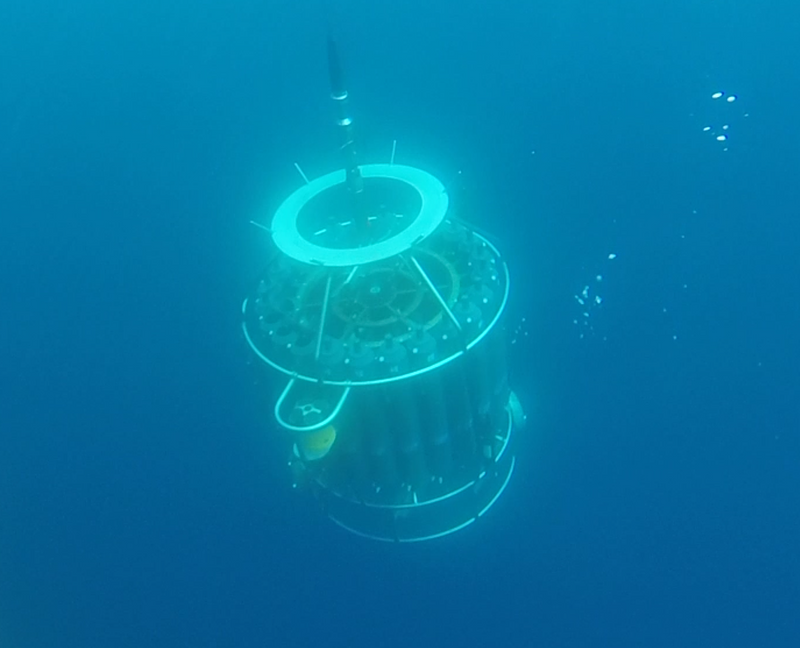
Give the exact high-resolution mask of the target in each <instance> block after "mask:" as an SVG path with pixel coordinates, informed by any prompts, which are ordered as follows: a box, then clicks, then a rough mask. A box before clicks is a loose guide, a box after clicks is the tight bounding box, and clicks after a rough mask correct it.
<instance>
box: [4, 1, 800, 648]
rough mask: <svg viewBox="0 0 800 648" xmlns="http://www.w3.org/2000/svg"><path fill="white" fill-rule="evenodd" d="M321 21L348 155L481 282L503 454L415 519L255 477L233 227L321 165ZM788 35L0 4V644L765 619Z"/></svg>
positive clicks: (783, 341)
mask: <svg viewBox="0 0 800 648" xmlns="http://www.w3.org/2000/svg"><path fill="white" fill-rule="evenodd" d="M328 25H331V28H332V29H333V31H334V32H335V34H336V37H337V40H338V43H339V45H340V48H341V52H342V56H343V59H344V64H345V70H346V73H347V78H348V81H349V85H350V92H351V99H352V105H353V110H354V113H355V117H356V120H357V126H358V129H359V130H358V134H359V138H360V142H361V149H362V153H363V155H364V158H365V159H366V160H367V161H386V160H388V157H389V155H390V152H391V147H392V141H393V140H395V139H396V140H397V160H398V161H399V162H402V163H404V164H414V165H420V166H423V167H424V168H426V169H428V170H429V171H431V172H432V173H434V174H436V175H437V176H439V177H441V178H443V179H448V178H454V177H457V179H458V181H457V183H456V184H457V189H455V190H454V194H455V192H456V191H457V192H458V194H457V195H458V196H459V200H460V204H461V206H462V209H464V211H465V212H467V217H468V220H470V221H471V222H473V223H474V224H475V225H477V226H479V227H480V228H482V229H483V230H486V231H488V232H491V233H492V234H493V235H494V236H495V237H496V239H497V244H498V246H499V247H500V249H501V251H502V252H503V253H504V255H505V256H506V259H507V261H508V263H509V266H510V269H511V274H512V281H513V286H512V296H511V304H510V307H509V315H508V318H507V321H506V325H507V327H508V328H509V335H511V336H512V337H513V338H514V339H515V340H516V343H515V345H514V346H513V349H514V355H513V361H512V367H511V377H512V381H513V383H514V387H515V389H516V391H517V393H518V394H519V396H520V398H521V400H522V401H523V404H524V405H525V406H526V408H527V411H528V427H527V429H526V431H525V434H524V436H523V437H522V438H520V440H519V445H518V449H517V469H516V472H515V474H514V477H513V479H512V481H511V483H510V485H509V488H508V490H507V491H506V493H505V494H504V495H503V497H502V498H501V499H500V500H499V501H498V503H497V505H496V506H495V507H494V508H493V509H492V511H491V512H490V514H489V515H488V516H486V517H485V518H484V519H482V520H481V521H480V524H477V525H473V526H472V527H471V528H469V529H467V530H465V531H463V532H462V533H459V534H456V535H453V536H450V537H447V538H445V539H442V540H439V541H436V542H431V543H427V544H420V545H404V546H396V545H389V544H386V545H385V544H380V543H377V544H376V543H371V542H369V541H367V540H363V539H361V538H358V537H355V536H351V535H349V534H346V533H345V532H344V531H342V530H340V529H338V528H337V527H335V526H334V525H332V524H330V523H329V522H328V521H326V520H325V519H324V516H322V515H321V514H320V513H319V512H318V511H317V510H316V509H315V507H314V506H312V505H311V503H310V502H308V501H307V500H306V499H305V498H304V497H302V495H299V494H298V493H296V492H294V491H292V489H291V486H290V478H289V475H288V473H287V469H286V466H285V455H284V448H283V446H282V445H281V443H280V440H279V439H278V438H277V435H276V429H275V428H276V426H275V424H274V422H273V418H272V414H271V411H272V403H273V399H274V392H275V390H276V389H278V387H279V386H282V382H283V381H282V379H278V378H276V379H275V381H274V384H269V383H264V382H263V381H255V380H254V371H253V367H252V364H251V357H250V355H251V354H250V352H249V349H248V348H247V347H246V345H245V343H244V341H243V339H242V336H241V332H240V328H239V319H240V307H241V300H242V298H243V297H244V296H245V295H246V294H247V292H248V291H250V290H251V289H252V282H253V280H254V277H255V276H256V275H257V272H258V271H259V270H260V269H261V267H262V265H263V261H264V259H263V255H264V250H265V249H266V240H265V237H266V236H267V235H266V234H265V233H264V232H262V231H260V230H258V229H257V228H254V227H253V226H251V225H250V224H249V220H251V219H255V220H259V221H261V222H266V221H268V219H269V216H270V214H271V212H272V211H273V210H274V209H275V208H276V207H277V206H278V205H279V204H280V202H281V201H282V200H283V198H284V197H285V196H286V195H287V194H288V193H289V192H290V191H293V190H294V189H295V188H296V187H297V186H298V182H299V178H298V177H297V174H296V171H295V170H294V168H293V166H292V165H293V163H294V162H299V163H300V164H302V166H303V168H304V170H305V171H306V172H307V173H308V174H309V175H311V176H317V175H320V174H323V173H327V172H329V171H331V170H333V169H335V168H337V167H338V166H339V165H340V160H339V157H338V155H337V151H336V134H335V131H334V126H333V118H334V112H333V109H332V106H331V102H330V100H329V98H328V93H329V89H328V79H327V67H326V62H325V38H326V29H327V28H328V27H327V26H328ZM799 30H800V5H798V4H797V3H795V2H789V1H788V0H777V1H775V2H758V1H756V0H691V1H690V0H676V1H673V2H669V3H655V2H642V1H634V0H610V1H609V2H602V3H600V2H592V1H590V0H558V1H556V0H544V1H543V2H538V3H532V2H523V1H521V0H509V1H508V2H488V1H486V0H483V1H482V2H476V1H474V0H462V1H460V2H455V1H454V0H448V1H443V0H426V1H424V2H423V1H422V0H396V1H394V2H387V1H385V0H372V1H371V2H367V1H365V0H331V1H330V2H329V3H327V5H326V4H325V3H323V2H316V1H313V0H307V1H306V0H295V1H289V0H262V1H260V2H256V1H253V0H244V1H242V2H232V3H222V2H209V1H208V0H200V1H198V2H187V1H186V0H176V1H175V2H171V3H163V2H155V1H154V0H145V1H143V2H136V3H133V2H96V1H90V0H74V1H73V2H70V3H55V2H52V1H51V2H41V1H40V0H33V1H24V2H23V1H21V0H4V2H3V3H2V6H1V7H0V307H1V308H2V310H0V648H128V647H130V648H143V647H145V646H152V647H155V648H167V647H169V648H174V647H177V646H185V647H187V648H203V647H223V646H231V647H241V648H250V647H259V648H260V647H275V648H277V647H281V648H306V647H313V648H328V647H330V648H434V647H442V648H472V647H474V646H481V647H486V646H493V647H496V646H506V647H508V648H533V647H535V646H541V647H546V648H562V647H563V648H572V647H575V648H601V647H609V648H645V647H646V648H654V647H663V648H716V647H725V648H733V647H742V648H745V647H746V648H756V647H757V648H792V647H794V646H798V645H800V405H798V396H799V395H800V392H799V390H798V388H799V387H800V375H799V373H798V363H800V333H799V332H798V331H800V300H799V299H798V288H797V286H798V270H800V261H798V258H799V257H798V253H799V252H800V225H798V223H800V220H798V217H799V216H800V213H799V212H798V204H800V180H799V179H798V176H799V175H800V174H799V173H798V172H799V171H800V126H799V125H798V122H799V121H800V120H798V115H797V113H798V106H800V90H798V87H799V86H798V70H800V41H798V39H797V33H798V31H799ZM717 93H722V95H721V96H716V97H715V95H716V94H717ZM456 184H454V185H453V186H454V187H455V186H456ZM598 277H599V278H598ZM581 302H582V303H581Z"/></svg>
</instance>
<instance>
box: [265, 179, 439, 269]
mask: <svg viewBox="0 0 800 648" xmlns="http://www.w3.org/2000/svg"><path fill="white" fill-rule="evenodd" d="M359 168H360V169H361V175H362V177H364V178H386V179H388V180H397V181H398V182H404V183H406V184H407V185H410V186H411V187H413V188H414V189H415V190H416V191H417V193H419V197H420V198H421V201H422V206H421V207H420V210H419V214H417V216H416V217H415V218H414V220H413V221H412V222H411V224H410V225H409V226H408V227H406V228H405V229H404V230H403V231H402V232H399V233H397V234H396V235H395V236H392V237H391V238H388V239H386V240H385V241H379V242H377V243H373V244H371V245H366V246H364V247H358V248H344V249H342V248H336V249H334V248H327V247H323V246H321V245H316V244H315V243H312V242H311V241H309V240H308V239H307V238H304V237H302V236H301V235H300V232H299V230H298V228H297V217H298V214H299V213H300V212H301V210H302V209H303V207H305V206H306V204H308V202H309V201H310V200H312V199H313V198H314V197H315V196H318V195H319V194H321V193H322V192H323V191H326V190H328V189H330V188H331V187H335V186H336V185H339V184H343V183H344V182H345V180H346V176H345V171H344V169H339V170H338V171H334V172H333V173H329V174H327V175H324V176H321V177H319V178H315V179H314V180H312V181H311V182H309V183H308V184H305V185H303V186H302V187H300V188H299V189H297V191H295V192H294V193H293V194H292V195H291V196H289V197H288V198H287V199H286V200H284V201H283V204H282V205H281V206H280V207H279V208H278V211H276V212H275V216H274V217H273V218H272V227H271V230H272V240H273V241H275V245H277V246H278V249H280V250H281V251H282V252H283V253H284V254H286V255H287V256H290V257H291V258H293V259H296V260H297V261H302V262H303V263H311V264H314V265H323V266H337V267H345V266H356V265H361V264H364V263H370V262H373V261H379V260H381V259H388V258H390V257H393V256H395V255H397V254H400V253H401V252H405V251H406V250H408V249H409V248H411V246H413V245H414V244H415V243H418V242H419V241H421V240H422V239H424V238H426V237H427V236H429V235H430V234H431V233H432V232H433V231H434V230H435V229H436V228H437V227H438V226H439V224H440V223H441V222H442V219H444V217H445V214H446V213H447V205H448V202H449V199H448V197H447V191H446V190H445V187H444V185H443V184H442V183H441V182H440V181H439V180H437V179H436V178H435V177H434V176H432V175H431V174H430V173H428V172H426V171H422V170H421V169H417V168H414V167H410V166H403V165H399V164H364V165H362V166H361V167H359Z"/></svg>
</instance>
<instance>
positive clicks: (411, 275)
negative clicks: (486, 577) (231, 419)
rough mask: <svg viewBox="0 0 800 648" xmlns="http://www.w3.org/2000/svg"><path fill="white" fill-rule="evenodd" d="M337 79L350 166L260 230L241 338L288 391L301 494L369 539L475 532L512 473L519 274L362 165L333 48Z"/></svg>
mask: <svg viewBox="0 0 800 648" xmlns="http://www.w3.org/2000/svg"><path fill="white" fill-rule="evenodd" d="M328 67H329V76H330V83H331V97H332V99H333V101H334V103H335V105H336V107H337V129H338V131H339V134H340V137H341V152H342V155H343V162H344V165H343V168H340V169H338V170H335V171H333V172H331V173H328V174H327V175H323V176H321V177H318V178H313V179H309V178H307V177H306V176H305V174H304V173H303V172H302V170H301V169H300V168H299V167H297V169H298V171H299V172H300V175H301V177H302V179H303V184H301V185H300V186H299V187H298V188H297V189H296V190H295V191H294V192H292V193H291V194H290V195H289V196H288V197H287V198H286V199H285V200H284V201H283V203H282V204H281V205H280V207H279V208H278V209H277V211H276V212H275V213H274V215H273V216H272V219H271V222H270V224H269V225H268V226H266V225H259V226H260V227H263V228H264V229H267V230H268V231H269V233H270V244H271V246H272V247H273V249H272V250H271V252H272V254H271V258H270V261H269V262H268V264H267V267H266V268H265V269H264V271H263V273H262V274H261V276H260V277H258V279H257V281H256V282H255V287H254V290H253V292H252V294H250V295H249V296H248V297H247V298H246V299H245V300H244V303H243V304H242V330H243V332H244V337H245V340H246V341H247V344H248V345H249V346H250V348H251V349H252V351H253V352H254V353H255V355H256V356H257V357H258V358H259V359H260V360H261V361H263V362H264V363H266V365H268V366H269V367H270V368H271V369H272V370H274V372H277V373H278V374H283V375H284V376H285V377H286V379H287V382H286V385H285V388H284V389H283V390H282V392H281V393H280V395H279V397H278V398H277V401H276V403H275V406H274V415H275V421H276V422H277V425H278V427H279V429H280V430H281V431H283V433H284V436H285V439H286V452H287V455H288V456H289V466H290V471H289V472H290V474H291V476H292V478H293V480H294V486H295V487H297V488H298V489H302V490H305V491H308V492H311V493H313V495H314V496H315V498H316V500H317V502H318V503H319V505H320V506H321V509H322V511H323V512H324V513H325V514H326V515H327V516H328V517H329V518H330V519H331V520H333V521H334V522H335V523H336V524H338V525H339V526H340V527H342V528H344V529H347V530H348V531H351V532H353V533H356V534H359V535H361V536H365V537H368V538H373V539H376V540H384V541H390V542H415V541H423V540H430V539H433V538H439V537H442V536H445V535H448V534H451V533H454V532H456V531H458V530H460V529H463V528H465V527H467V526H469V525H471V524H473V523H474V522H476V521H477V520H479V519H481V518H482V517H483V516H484V515H485V514H486V513H487V512H488V511H489V509H491V507H492V506H493V504H494V503H495V502H496V501H497V499H498V498H499V497H500V495H501V494H502V493H503V491H504V489H505V488H506V486H507V485H508V483H509V480H510V479H511V476H512V473H513V472H514V464H515V456H514V443H513V441H514V437H515V435H516V433H517V432H518V431H520V430H521V429H522V427H523V426H524V423H525V415H524V413H523V411H522V407H521V405H520V403H519V401H518V399H517V397H516V396H515V394H514V392H513V391H512V390H511V388H510V386H509V384H508V368H507V363H506V343H507V341H506V337H505V334H504V330H503V327H502V325H501V323H502V318H503V314H504V311H505V309H506V304H507V302H508V297H509V289H510V278H509V272H508V268H507V267H506V264H505V262H504V260H503V258H502V256H501V255H500V252H499V251H498V250H497V248H496V247H495V246H494V245H493V244H492V243H491V242H490V241H489V240H488V239H487V238H485V237H484V236H483V235H481V234H479V233H478V232H476V231H475V230H474V229H472V228H470V227H469V226H468V225H466V224H465V223H463V222H461V221H460V220H457V219H456V218H454V217H453V216H452V215H451V214H450V213H449V211H448V207H449V196H448V192H447V190H446V188H445V186H444V185H443V184H442V182H440V181H439V180H438V179H437V178H436V177H434V176H433V175H431V174H430V173H428V172H427V171H425V170H423V169H419V168H416V167H412V166H404V165H401V164H396V163H395V161H394V157H395V147H393V149H392V155H391V159H390V160H389V161H388V162H386V163H369V164H368V163H362V161H361V160H360V159H359V156H358V153H357V148H356V143H355V142H356V140H355V136H354V129H353V120H352V119H351V118H350V112H349V108H348V93H347V90H346V88H345V83H344V76H343V74H342V68H341V65H340V60H339V54H338V50H337V47H336V43H335V42H334V41H333V39H332V38H330V37H329V38H328Z"/></svg>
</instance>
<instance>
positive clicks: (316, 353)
mask: <svg viewBox="0 0 800 648" xmlns="http://www.w3.org/2000/svg"><path fill="white" fill-rule="evenodd" d="M330 296H331V275H328V281H327V282H326V283H325V297H324V299H323V301H322V316H321V317H320V320H319V333H318V334H317V349H316V351H314V360H315V361H317V360H319V354H320V351H321V350H322V333H323V331H324V330H325V319H326V318H327V317H328V300H329V299H330Z"/></svg>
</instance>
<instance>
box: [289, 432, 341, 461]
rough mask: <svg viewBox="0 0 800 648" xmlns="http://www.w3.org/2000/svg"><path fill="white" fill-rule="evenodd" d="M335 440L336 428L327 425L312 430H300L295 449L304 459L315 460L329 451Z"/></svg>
mask: <svg viewBox="0 0 800 648" xmlns="http://www.w3.org/2000/svg"><path fill="white" fill-rule="evenodd" d="M334 441H336V428H335V427H333V426H332V425H328V426H326V427H324V428H321V429H319V430H314V431H313V432H302V433H301V434H299V435H298V436H297V449H298V450H299V451H300V456H301V457H302V458H303V459H304V460H305V461H317V460H318V459H322V458H323V457H324V456H325V455H327V454H328V452H330V450H331V447H332V446H333V442H334Z"/></svg>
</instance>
